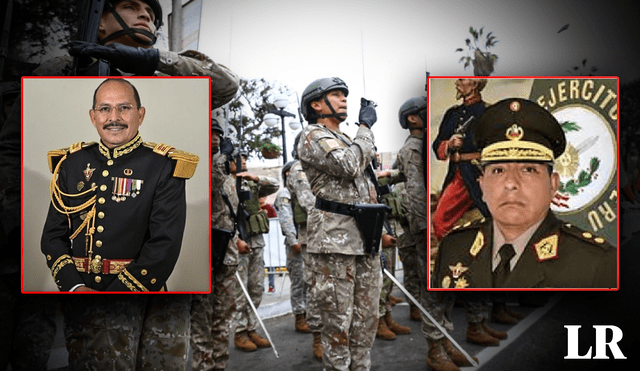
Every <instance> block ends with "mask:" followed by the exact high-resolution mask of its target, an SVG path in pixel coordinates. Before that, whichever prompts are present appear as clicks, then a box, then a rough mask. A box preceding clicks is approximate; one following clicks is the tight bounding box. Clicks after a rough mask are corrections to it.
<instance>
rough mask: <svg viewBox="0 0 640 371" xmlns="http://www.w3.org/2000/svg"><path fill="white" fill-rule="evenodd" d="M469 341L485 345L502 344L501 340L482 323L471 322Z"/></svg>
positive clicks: (468, 334)
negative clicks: (492, 334)
mask: <svg viewBox="0 0 640 371" xmlns="http://www.w3.org/2000/svg"><path fill="white" fill-rule="evenodd" d="M467 341H468V342H470V343H473V344H478V345H484V346H488V345H491V346H498V345H500V340H498V339H496V338H494V337H493V336H491V335H489V334H488V333H487V331H486V330H485V329H484V327H483V326H482V323H472V322H469V327H467Z"/></svg>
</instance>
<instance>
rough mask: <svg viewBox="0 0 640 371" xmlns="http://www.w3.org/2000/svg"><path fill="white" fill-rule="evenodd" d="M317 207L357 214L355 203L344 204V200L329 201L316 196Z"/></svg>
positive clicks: (338, 212) (344, 213)
mask: <svg viewBox="0 0 640 371" xmlns="http://www.w3.org/2000/svg"><path fill="white" fill-rule="evenodd" d="M316 209H318V210H322V211H328V212H330V213H335V214H341V215H346V216H354V215H355V211H354V208H353V205H349V204H343V203H342V202H337V201H329V200H325V199H322V198H320V197H316Z"/></svg>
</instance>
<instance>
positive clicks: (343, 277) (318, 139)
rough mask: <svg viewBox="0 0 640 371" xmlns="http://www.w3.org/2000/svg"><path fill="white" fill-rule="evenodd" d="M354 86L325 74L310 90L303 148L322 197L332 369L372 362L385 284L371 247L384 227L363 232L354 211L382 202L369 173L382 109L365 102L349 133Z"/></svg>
mask: <svg viewBox="0 0 640 371" xmlns="http://www.w3.org/2000/svg"><path fill="white" fill-rule="evenodd" d="M348 92H349V91H348V88H347V85H346V84H345V83H344V81H342V80H340V79H339V78H335V77H334V78H324V79H318V80H316V81H314V82H312V83H311V84H310V85H309V86H308V87H307V88H306V89H305V91H304V93H303V95H302V103H301V110H302V114H303V116H304V117H305V119H306V120H307V121H308V122H309V123H310V124H309V125H308V126H307V127H306V128H305V129H304V130H303V132H302V134H301V137H300V143H299V144H298V147H297V150H298V155H299V157H300V163H301V164H302V168H303V169H304V172H305V174H306V176H307V178H308V179H309V182H310V184H311V189H312V190H313V193H314V195H315V196H316V207H315V208H314V209H312V210H311V212H310V213H309V215H308V218H309V219H308V222H307V225H308V230H307V231H308V237H309V240H308V249H309V256H310V260H312V263H311V267H312V270H313V274H314V279H315V293H314V294H315V296H316V300H317V304H318V307H319V309H320V313H321V316H322V325H323V328H322V360H323V364H324V369H325V370H347V369H362V370H368V369H370V368H371V355H370V350H371V347H372V345H373V341H374V339H375V333H376V328H377V325H378V302H379V300H380V286H381V283H382V277H381V270H380V257H379V255H378V254H377V253H373V254H372V252H371V251H367V252H365V248H371V247H373V244H379V243H380V232H381V231H380V230H378V231H374V232H373V233H371V234H368V235H365V234H364V233H363V234H361V233H360V230H359V227H358V225H357V224H356V219H355V217H354V215H357V213H358V211H355V212H354V211H353V210H362V208H360V207H357V208H356V206H354V204H356V203H363V204H369V205H371V204H376V203H377V201H376V189H375V186H374V183H373V180H374V179H372V178H370V177H368V176H367V175H365V168H367V167H368V166H369V164H370V163H371V160H372V159H373V156H375V147H374V138H373V132H372V131H371V126H372V125H373V124H374V123H375V121H376V119H377V118H376V114H375V108H374V107H373V106H372V105H370V104H364V105H363V107H362V108H361V110H360V115H359V121H360V124H359V129H358V133H357V135H356V137H355V139H353V140H352V139H351V138H349V137H348V136H347V135H345V134H344V133H342V132H341V131H340V123H341V122H342V121H344V120H345V119H346V115H347V99H346V96H347V94H348ZM371 175H372V176H373V177H375V174H373V173H371ZM371 206H373V205H371ZM329 210H332V211H329ZM361 227H362V225H361ZM372 251H373V250H372Z"/></svg>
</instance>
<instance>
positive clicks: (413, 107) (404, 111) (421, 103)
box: [398, 97, 428, 129]
mask: <svg viewBox="0 0 640 371" xmlns="http://www.w3.org/2000/svg"><path fill="white" fill-rule="evenodd" d="M427 103H428V101H427V97H415V98H411V99H408V100H407V101H406V102H404V103H402V105H401V106H400V110H399V111H398V119H399V120H400V126H402V128H403V129H408V128H409V121H408V120H407V117H408V116H409V115H415V114H417V113H418V112H420V111H421V110H423V109H425V108H427ZM423 124H425V123H423Z"/></svg>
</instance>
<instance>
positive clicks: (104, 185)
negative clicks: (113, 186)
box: [100, 184, 107, 192]
mask: <svg viewBox="0 0 640 371" xmlns="http://www.w3.org/2000/svg"><path fill="white" fill-rule="evenodd" d="M100 190H101V191H102V192H104V191H106V190H107V185H106V184H103V185H101V186H100Z"/></svg>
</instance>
